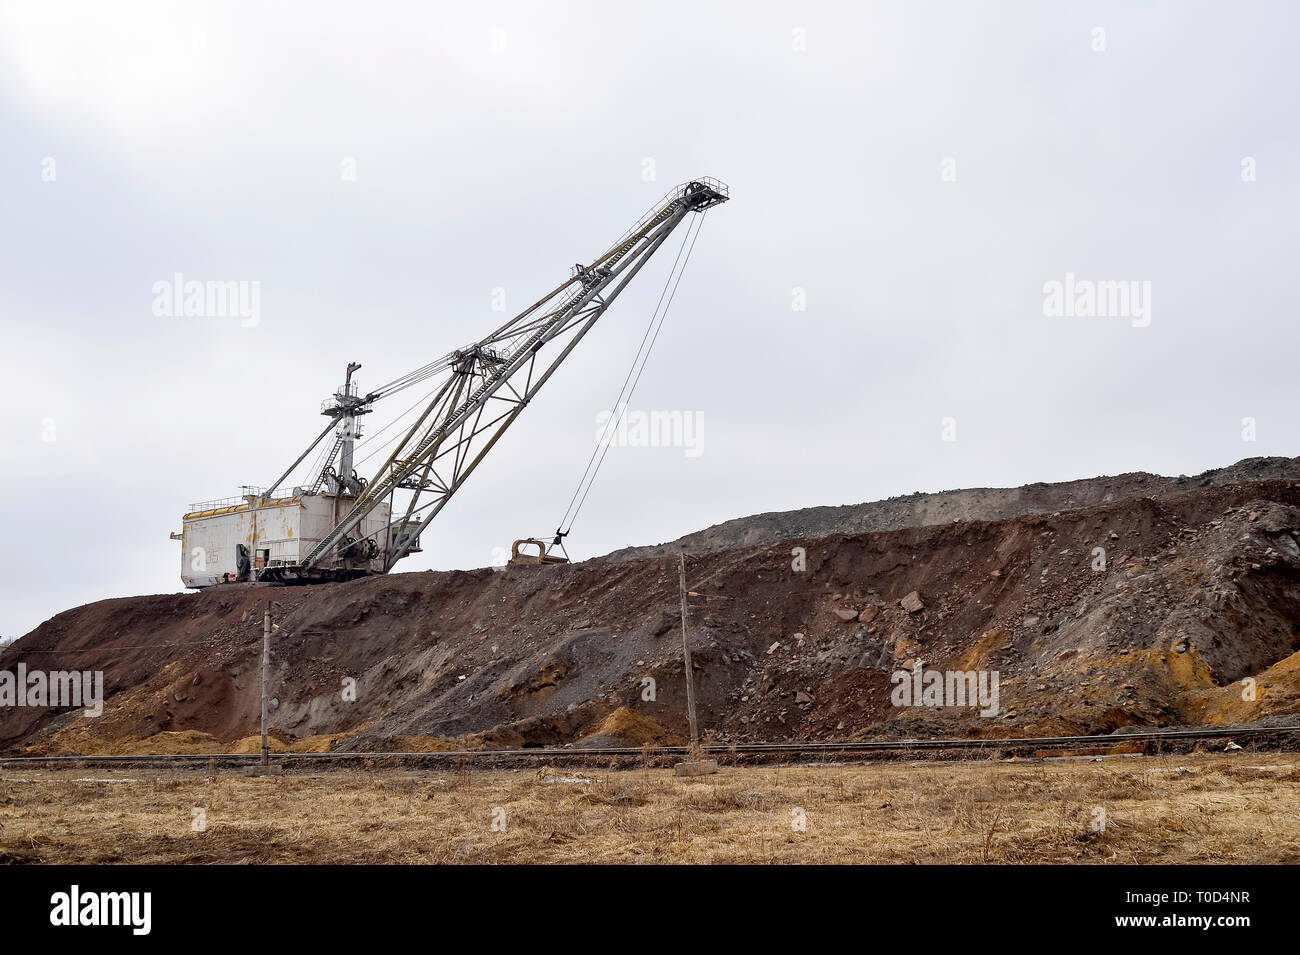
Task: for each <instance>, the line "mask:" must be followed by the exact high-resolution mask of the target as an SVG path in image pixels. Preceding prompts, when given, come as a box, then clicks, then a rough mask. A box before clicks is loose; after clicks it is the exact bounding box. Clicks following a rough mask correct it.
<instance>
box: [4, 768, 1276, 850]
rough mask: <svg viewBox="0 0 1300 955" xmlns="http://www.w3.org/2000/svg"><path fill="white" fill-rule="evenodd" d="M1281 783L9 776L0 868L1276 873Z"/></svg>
mask: <svg viewBox="0 0 1300 955" xmlns="http://www.w3.org/2000/svg"><path fill="white" fill-rule="evenodd" d="M575 780H577V781H575ZM1297 782H1300V761H1297V759H1296V757H1294V756H1293V755H1288V754H1278V755H1265V756H1260V755H1253V754H1244V753H1235V754H1231V755H1228V754H1212V755H1195V756H1182V757H1168V758H1163V757H1156V758H1145V757H1120V758H1114V759H1105V760H1099V761H1093V760H1052V761H1026V762H970V763H916V764H885V763H882V764H872V765H859V766H819V767H763V768H746V769H728V768H724V770H723V771H722V772H721V773H720V774H718V775H716V776H711V777H702V778H700V779H697V780H689V781H688V780H682V779H678V778H676V777H674V776H672V774H671V771H670V770H658V769H656V770H648V769H637V770H622V771H615V770H608V769H601V770H595V769H572V768H563V769H548V770H547V771H546V772H538V771H537V770H518V771H491V772H487V771H483V772H480V771H475V770H471V769H469V768H467V767H458V768H455V769H449V770H445V771H412V770H382V771H367V770H362V769H340V770H337V771H333V772H330V773H327V774H319V775H292V774H291V775H285V776H275V777H247V776H243V775H241V774H238V773H221V774H218V775H215V776H213V775H209V774H205V773H203V772H201V771H195V770H180V769H178V770H168V771H163V772H160V771H157V770H151V771H139V772H134V771H131V770H125V769H123V770H101V769H94V768H92V769H59V770H53V771H51V770H41V771H37V770H28V771H24V770H9V771H3V772H0V862H51V863H80V862H90V863H113V862H139V863H205V862H226V863H280V862H283V863H361V862H415V863H423V862H438V863H457V862H478V863H519V862H536V863H551V862H603V863H628V862H711V863H728V862H734V863H817V862H826V863H853V862H875V863H934V862H960V863H972V862H973V863H980V862H991V863H1052V864H1059V863H1107V862H1108V863H1156V862H1159V863H1191V862H1209V863H1214V862H1225V863H1230V862H1231V863H1292V864H1294V863H1296V862H1300V795H1297V787H1296V783H1297ZM196 808H198V809H203V810H204V811H205V813H206V824H207V825H206V829H205V830H204V831H195V830H194V829H193V828H192V824H193V822H194V819H195V814H194V810H195V809H196ZM796 810H802V818H803V819H804V820H806V828H805V829H804V830H803V831H797V830H796V829H795V827H794V826H793V825H792V822H795V821H797V819H798V818H799V813H798V812H796ZM503 822H504V828H502V823H503ZM494 823H495V825H496V828H494ZM1103 823H1104V825H1103Z"/></svg>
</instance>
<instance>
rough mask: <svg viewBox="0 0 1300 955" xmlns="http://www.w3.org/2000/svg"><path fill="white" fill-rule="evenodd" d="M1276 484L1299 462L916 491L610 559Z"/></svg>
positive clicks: (773, 516) (726, 527) (743, 524)
mask: <svg viewBox="0 0 1300 955" xmlns="http://www.w3.org/2000/svg"><path fill="white" fill-rule="evenodd" d="M1273 480H1290V481H1296V480H1300V457H1296V458H1245V459H1243V460H1241V461H1238V462H1237V463H1236V464H1234V465H1231V466H1230V467H1226V468H1215V469H1213V470H1210V471H1205V472H1204V473H1202V474H1197V475H1193V476H1191V477H1189V476H1187V475H1179V476H1178V477H1162V476H1161V475H1159V474H1148V473H1147V472H1145V471H1135V472H1132V473H1129V474H1119V475H1116V476H1114V477H1097V478H1085V479H1083V480H1079V481H1063V482H1060V483H1056V484H1042V483H1039V484H1026V485H1024V486H1023V487H1015V488H966V489H963V490H957V491H939V492H937V493H932V494H923V493H921V492H920V491H916V492H914V493H912V494H907V495H904V496H902V497H891V498H888V499H886V500H883V501H871V502H868V503H866V504H845V505H841V506H838V507H836V506H831V507H806V508H802V509H800V510H797V511H772V512H768V513H764V514H755V515H753V516H751V517H741V518H737V519H736V520H732V521H724V522H723V523H721V524H715V525H713V526H712V527H710V528H708V529H706V530H702V531H697V532H696V533H694V534H688V535H686V536H685V537H682V538H679V539H677V540H675V541H672V542H670V543H667V544H659V545H657V546H653V547H628V548H624V549H622V550H617V551H614V552H613V553H611V554H610V555H609V556H610V557H611V558H614V559H618V560H628V559H637V558H646V557H662V556H664V555H666V554H677V553H680V552H681V551H685V552H686V553H688V554H699V553H703V552H706V551H714V550H727V549H730V548H735V547H752V546H755V545H758V544H768V543H773V542H775V541H779V540H787V539H796V538H806V537H825V536H828V535H831V534H866V533H874V532H876V531H892V530H899V529H900V528H904V527H926V526H931V525H935V524H947V523H951V522H952V521H1001V520H1008V519H1010V518H1014V517H1023V516H1025V515H1027V514H1051V513H1055V512H1058V511H1071V510H1079V509H1081V508H1086V507H1096V506H1097V505H1099V504H1108V503H1111V502H1112V501H1120V500H1125V499H1127V498H1135V497H1153V498H1159V497H1165V496H1168V495H1171V494H1179V493H1181V492H1183V491H1187V490H1192V489H1194V488H1198V487H1224V486H1229V485H1234V484H1245V483H1249V482H1255V481H1273Z"/></svg>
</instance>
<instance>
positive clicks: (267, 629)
mask: <svg viewBox="0 0 1300 955" xmlns="http://www.w3.org/2000/svg"><path fill="white" fill-rule="evenodd" d="M683 599H685V598H683ZM270 680H271V601H269V600H268V601H267V602H266V613H265V614H263V616H262V765H263V766H270V765H271V750H270V749H269V748H268V747H267V745H266V694H267V684H268V683H270Z"/></svg>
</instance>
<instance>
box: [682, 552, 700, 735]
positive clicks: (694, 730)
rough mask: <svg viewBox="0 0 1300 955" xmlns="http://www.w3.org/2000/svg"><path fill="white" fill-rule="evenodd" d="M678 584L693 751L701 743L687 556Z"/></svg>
mask: <svg viewBox="0 0 1300 955" xmlns="http://www.w3.org/2000/svg"><path fill="white" fill-rule="evenodd" d="M679 556H680V557H681V563H680V564H679V566H678V584H679V586H680V587H681V591H682V660H683V661H684V662H685V664H686V718H687V719H688V720H689V721H690V724H691V750H692V751H694V749H695V747H696V746H698V745H699V742H700V728H699V725H698V724H697V723H696V722H695V671H694V670H693V669H692V668H691V642H690V638H689V637H688V635H687V629H686V555H685V554H681V555H679Z"/></svg>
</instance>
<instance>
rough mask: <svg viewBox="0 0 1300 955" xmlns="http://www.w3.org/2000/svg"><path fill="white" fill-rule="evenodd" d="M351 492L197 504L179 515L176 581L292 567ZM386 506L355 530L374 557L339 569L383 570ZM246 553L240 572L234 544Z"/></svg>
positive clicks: (193, 583) (194, 583) (228, 579)
mask: <svg viewBox="0 0 1300 955" xmlns="http://www.w3.org/2000/svg"><path fill="white" fill-rule="evenodd" d="M351 504H352V499H351V497H350V496H346V495H345V496H343V497H341V498H340V497H338V496H336V495H333V494H327V493H320V494H307V493H305V492H303V491H302V489H301V488H295V493H294V494H292V495H291V496H288V497H280V498H272V499H271V500H269V501H262V500H261V498H260V495H257V494H246V495H244V496H243V497H237V498H227V499H226V500H222V501H210V502H208V503H206V504H201V505H197V506H196V509H194V510H192V511H191V512H190V513H188V514H186V515H185V516H184V517H183V518H182V522H183V526H182V530H181V534H180V538H181V580H182V581H183V582H184V584H185V586H186V587H190V588H194V589H198V588H202V587H211V586H214V585H216V584H222V583H235V582H238V581H240V580H251V579H255V578H256V577H257V576H259V575H260V573H261V571H262V570H264V569H266V568H269V567H277V566H285V565H296V564H297V563H298V562H299V561H300V560H301V558H302V557H304V556H305V555H306V554H307V553H309V552H310V551H311V549H312V548H313V547H315V546H316V544H317V543H319V542H320V540H321V538H322V537H324V536H325V535H326V534H327V533H329V531H330V529H331V528H332V527H334V525H335V524H337V523H338V521H339V518H340V517H341V516H342V515H343V514H346V513H347V509H348V508H349V507H350V506H351ZM388 525H389V507H388V504H387V503H384V504H381V505H380V506H379V507H376V508H375V509H374V510H373V511H371V512H370V513H369V514H367V515H366V519H365V520H364V521H363V522H362V524H361V526H360V527H358V528H357V529H356V530H355V531H354V532H353V536H355V537H370V538H371V539H373V540H374V541H375V542H376V544H377V545H378V548H379V551H380V553H379V556H378V557H376V558H375V559H373V560H361V559H353V560H351V561H339V562H338V566H339V567H340V568H347V569H352V570H355V571H358V572H360V573H363V574H364V573H377V574H381V573H383V569H384V568H383V564H384V561H383V552H384V551H386V550H387V549H388V547H389V544H390V541H389V540H388V534H389V532H390V531H389V526H388ZM241 544H242V545H244V547H245V548H246V551H247V555H248V565H249V566H248V568H246V569H245V570H244V572H242V573H241V568H240V566H239V564H240V561H239V545H241Z"/></svg>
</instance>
